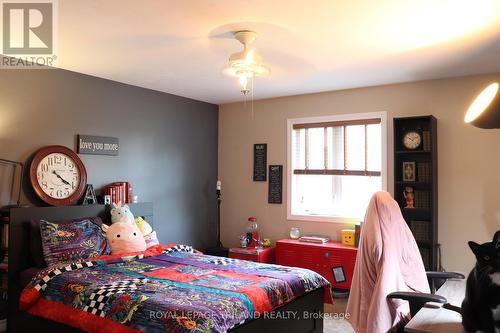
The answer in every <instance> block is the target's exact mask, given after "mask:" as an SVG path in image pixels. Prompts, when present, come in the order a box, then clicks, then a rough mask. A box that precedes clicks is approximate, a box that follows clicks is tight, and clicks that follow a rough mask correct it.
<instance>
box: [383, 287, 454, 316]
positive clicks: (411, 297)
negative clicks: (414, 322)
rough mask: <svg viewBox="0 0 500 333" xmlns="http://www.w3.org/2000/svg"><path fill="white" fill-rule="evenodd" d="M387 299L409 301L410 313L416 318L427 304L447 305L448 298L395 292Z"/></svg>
mask: <svg viewBox="0 0 500 333" xmlns="http://www.w3.org/2000/svg"><path fill="white" fill-rule="evenodd" d="M387 298H397V299H403V300H405V301H408V302H409V303H410V313H411V316H412V317H413V316H415V315H416V314H417V312H418V311H419V310H420V309H421V308H422V307H423V306H424V305H425V303H427V302H436V303H442V304H444V303H446V298H444V297H443V296H440V295H434V294H424V293H416V292H408V291H397V292H393V293H390V294H389V295H387Z"/></svg>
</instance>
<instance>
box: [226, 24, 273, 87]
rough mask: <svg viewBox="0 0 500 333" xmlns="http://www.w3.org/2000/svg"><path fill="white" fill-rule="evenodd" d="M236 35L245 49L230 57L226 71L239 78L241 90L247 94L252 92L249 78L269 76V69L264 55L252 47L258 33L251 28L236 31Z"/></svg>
mask: <svg viewBox="0 0 500 333" xmlns="http://www.w3.org/2000/svg"><path fill="white" fill-rule="evenodd" d="M234 37H235V38H236V39H237V40H238V41H239V42H240V43H241V44H243V51H241V52H236V53H233V54H232V55H231V56H230V57H229V67H227V68H226V69H224V73H225V74H227V75H230V76H234V77H237V78H238V81H239V83H240V85H241V92H242V93H243V95H246V94H248V93H249V92H250V89H249V87H248V80H249V79H253V78H254V77H255V76H267V75H268V74H269V69H268V68H267V67H265V66H264V65H263V64H262V57H261V56H260V54H258V53H257V51H255V50H254V49H253V48H252V46H251V45H252V43H253V42H254V41H255V39H256V38H257V33H255V32H254V31H250V30H240V31H236V32H234Z"/></svg>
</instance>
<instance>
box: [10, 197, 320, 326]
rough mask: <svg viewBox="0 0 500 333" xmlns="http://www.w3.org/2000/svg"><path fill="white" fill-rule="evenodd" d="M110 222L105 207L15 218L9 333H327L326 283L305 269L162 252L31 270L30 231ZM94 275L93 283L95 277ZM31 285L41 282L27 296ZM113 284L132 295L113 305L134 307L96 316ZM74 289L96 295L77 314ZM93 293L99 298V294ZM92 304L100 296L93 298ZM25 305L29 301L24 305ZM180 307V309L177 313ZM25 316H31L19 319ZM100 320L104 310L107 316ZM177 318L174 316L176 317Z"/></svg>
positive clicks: (30, 212) (145, 209) (18, 213)
mask: <svg viewBox="0 0 500 333" xmlns="http://www.w3.org/2000/svg"><path fill="white" fill-rule="evenodd" d="M131 210H132V212H133V213H134V215H136V216H144V217H145V218H146V219H147V220H148V221H151V222H152V221H153V206H152V204H151V203H141V204H133V205H131ZM108 215H109V214H108V213H107V208H106V206H101V205H91V206H70V207H33V208H19V209H13V210H12V211H11V225H10V249H9V313H8V329H9V331H10V332H24V331H27V330H30V329H37V330H40V329H42V330H43V331H45V330H47V331H51V332H81V330H79V329H78V328H75V327H72V326H77V327H79V328H80V329H84V330H85V331H103V330H105V331H116V332H122V331H123V332H126V331H132V330H131V329H130V328H134V329H135V330H134V331H137V330H146V331H171V332H184V331H193V332H194V331H197V332H203V331H207V332H210V331H230V332H236V333H245V332H256V331H260V332H277V331H287V332H322V331H323V319H322V316H321V314H322V310H323V289H324V287H326V286H327V284H326V283H325V282H324V281H323V280H322V278H321V277H319V276H317V275H314V273H312V272H311V273H309V272H308V271H306V270H302V269H291V268H286V267H283V266H277V265H267V264H257V263H252V262H245V261H240V260H234V259H228V258H219V257H211V256H206V255H202V254H199V253H196V252H194V251H189V250H188V249H187V248H185V247H177V246H175V245H170V246H157V247H155V248H151V249H150V250H149V251H147V252H146V253H143V254H141V255H139V256H136V257H131V258H127V260H123V259H122V258H112V257H109V258H108V259H105V260H99V261H95V260H94V261H93V260H89V261H86V262H85V263H83V262H82V263H80V264H79V266H78V265H77V266H74V265H73V268H74V269H68V270H67V271H64V270H63V271H64V272H63V273H58V274H56V275H55V274H54V272H53V270H54V268H52V270H45V271H42V272H41V273H38V271H39V270H36V269H34V268H33V266H35V265H34V263H33V259H32V254H31V253H30V245H31V244H30V231H29V226H30V221H32V220H37V219H46V220H51V221H58V220H69V219H77V218H84V217H92V216H100V217H101V218H102V219H103V220H104V221H105V222H107V220H106V217H107V216H108ZM61 270H62V269H61ZM179 272H180V273H179ZM212 272H213V274H212ZM92 274H93V276H94V278H90V277H88V276H92ZM26 275H27V276H28V277H27V276H26ZM197 275H199V277H197ZM32 276H35V278H34V279H33V280H31V282H30V283H29V284H28V287H27V288H26V289H24V288H25V287H26V283H27V281H28V280H29V278H30V277H32ZM21 277H22V279H21ZM96 277H98V278H96ZM113 281H120V283H122V284H121V285H120V286H118V287H119V288H129V289H130V288H132V289H133V292H130V293H127V292H125V293H122V292H121V291H120V293H119V294H113V295H112V296H111V297H118V296H119V297H122V296H123V297H122V298H124V296H128V294H130V295H133V297H132V298H133V299H130V297H129V299H126V300H127V301H128V303H127V302H121V303H120V302H118V301H114V303H112V304H113V306H114V307H113V308H112V309H111V308H109V306H108V305H109V304H106V306H107V308H104V309H103V308H102V306H101V309H99V305H100V304H99V302H97V304H96V302H94V301H93V300H95V301H103V302H106V299H104V300H103V298H102V297H101V298H100V299H99V300H98V299H97V298H96V295H95V294H96V293H97V297H99V296H100V295H101V294H102V293H101V294H99V293H100V292H101V291H102V290H103V288H104V291H103V292H106V293H108V292H109V289H106V288H109V286H110V285H112V284H113ZM298 282H300V283H298ZM44 284H45V285H46V286H45V287H44V286H43V285H44ZM73 285H75V286H78V287H79V288H82V289H85V290H87V289H88V288H89V286H90V287H92V288H94V289H93V292H92V293H90V294H89V293H85V294H84V295H85V297H83V296H82V299H81V300H79V302H77V303H78V304H74V300H76V299H77V298H76V297H75V298H74V299H73V298H72V299H70V300H66V299H65V297H67V294H68V293H67V292H66V293H63V292H62V291H63V290H65V288H66V287H67V286H73ZM96 285H98V287H99V288H100V289H99V288H97V289H96ZM112 288H115V289H112V290H114V291H116V288H117V286H116V285H112ZM23 289H24V292H23ZM125 290H127V289H125ZM259 293H260V294H259ZM91 294H94V295H93V296H89V295H91ZM21 295H22V300H21V302H19V300H20V297H21ZM82 295H83V294H82ZM106 295H107V294H103V296H106ZM110 295H111V294H110ZM72 296H74V295H72ZM91 297H92V299H90V298H91ZM116 299H118V298H114V300H116ZM120 299H121V298H120ZM80 301H81V302H80ZM174 303H175V304H176V307H175V309H173V310H174V311H173V312H172V308H171V307H172V304H174ZM117 304H118V305H119V304H122V305H123V304H124V306H125V307H126V309H125V310H124V308H123V307H122V308H121V310H123V311H121V310H120V308H119V307H118V310H117V306H116V305H117ZM214 304H218V305H219V304H225V305H227V308H226V309H225V310H227V312H226V313H222V314H220V313H218V312H213V310H214V307H213V306H214ZM101 305H102V304H101ZM20 306H21V307H22V308H23V310H24V311H21V310H20ZM269 306H271V307H269ZM73 307H74V308H73ZM47 309H51V310H52V311H47ZM138 309H140V310H138ZM203 309H206V310H207V312H205V311H203ZM217 309H218V310H217V311H219V310H220V309H219V308H217ZM100 310H105V311H106V316H104V315H103V314H102V313H101V312H100ZM146 310H148V311H149V316H150V318H149V319H147V318H145V316H146V315H145V314H142V316H143V317H141V318H142V319H141V318H139V313H140V312H141V311H142V312H144V313H146ZM193 310H194V311H193ZM120 311H121V312H120ZM177 311H179V312H177ZM210 311H211V312H210ZM28 312H29V313H28ZM172 313H174V314H175V315H174V316H172ZM200 313H201V314H203V313H205V314H207V313H210V314H211V316H208V317H207V316H205V317H207V318H209V319H210V320H209V321H207V318H205V317H204V316H200V315H199V314H200ZM185 314H188V316H185ZM193 314H194V316H193ZM214 314H216V315H215V317H214V316H213V315H214ZM227 314H231V316H227ZM189 315H190V316H189ZM42 317H45V318H50V319H51V320H48V319H45V318H42ZM103 317H106V318H103ZM74 318H76V319H74ZM217 318H218V319H217ZM228 318H229V319H228ZM120 322H123V323H124V325H122V324H119V323H120ZM167 328H168V329H167Z"/></svg>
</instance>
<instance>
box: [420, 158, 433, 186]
mask: <svg viewBox="0 0 500 333" xmlns="http://www.w3.org/2000/svg"><path fill="white" fill-rule="evenodd" d="M417 178H418V181H419V182H423V183H430V182H431V180H432V177H431V164H430V163H429V162H421V163H417Z"/></svg>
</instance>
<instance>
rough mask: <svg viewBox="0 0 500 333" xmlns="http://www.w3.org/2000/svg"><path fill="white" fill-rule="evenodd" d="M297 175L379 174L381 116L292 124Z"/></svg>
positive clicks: (380, 166)
mask: <svg viewBox="0 0 500 333" xmlns="http://www.w3.org/2000/svg"><path fill="white" fill-rule="evenodd" d="M292 149H293V152H292V154H293V160H292V168H293V173H294V174H296V175H301V174H304V175H305V174H310V175H321V174H325V175H351V176H380V175H381V168H382V163H381V156H380V149H381V120H380V119H379V118H376V119H362V120H350V121H335V122H325V123H307V124H294V125H293V133H292Z"/></svg>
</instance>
